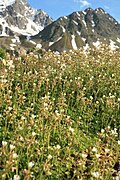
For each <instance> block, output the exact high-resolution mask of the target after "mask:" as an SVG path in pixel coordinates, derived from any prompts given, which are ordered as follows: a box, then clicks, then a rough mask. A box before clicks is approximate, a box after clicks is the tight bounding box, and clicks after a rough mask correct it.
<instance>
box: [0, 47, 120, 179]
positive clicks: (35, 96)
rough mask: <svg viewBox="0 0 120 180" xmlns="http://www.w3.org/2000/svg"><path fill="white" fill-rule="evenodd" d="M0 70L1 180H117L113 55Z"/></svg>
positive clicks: (47, 57)
mask: <svg viewBox="0 0 120 180" xmlns="http://www.w3.org/2000/svg"><path fill="white" fill-rule="evenodd" d="M1 63H2V66H0V77H1V84H0V92H1V96H0V110H1V114H0V119H1V126H0V131H1V135H0V138H1V139H0V140H1V142H2V145H1V147H0V152H1V160H2V163H1V168H0V169H1V174H2V179H14V180H15V179H41V180H44V179H48V180H49V179H53V180H57V179H58V180H59V179H60V180H61V179H68V180H69V179H70V180H71V179H78V180H79V179H83V180H84V179H90V180H93V179H106V180H109V179H113V175H114V176H115V177H117V175H118V172H119V167H118V164H119V163H120V162H119V160H120V132H119V130H120V129H119V128H120V121H119V107H120V90H119V87H120V84H119V82H120V76H119V66H120V55H119V52H112V51H110V50H109V49H107V48H101V49H100V50H97V49H96V50H93V49H90V50H88V51H86V52H85V51H84V50H78V51H70V52H68V53H66V52H63V53H62V54H58V53H56V54H55V53H53V52H50V51H49V52H46V53H44V55H43V56H42V57H38V56H36V55H34V54H33V53H30V54H29V55H26V56H25V57H24V61H23V60H22V58H21V57H18V59H17V60H16V59H14V60H11V59H7V60H4V61H1Z"/></svg>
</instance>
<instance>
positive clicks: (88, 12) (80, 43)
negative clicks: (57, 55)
mask: <svg viewBox="0 0 120 180" xmlns="http://www.w3.org/2000/svg"><path fill="white" fill-rule="evenodd" d="M32 39H33V41H37V42H39V43H40V44H41V45H42V47H43V48H45V49H46V50H48V49H51V50H54V51H63V50H69V49H79V48H81V47H84V48H85V49H87V48H88V47H98V46H100V45H101V43H103V44H108V45H110V46H112V48H114V49H115V48H119V47H120V24H118V23H117V21H116V20H115V19H114V18H112V16H110V15H109V14H108V13H106V12H105V11H104V10H103V9H102V8H97V9H96V10H93V9H92V8H87V9H85V10H84V11H78V12H73V13H72V14H70V15H68V16H67V17H64V16H63V17H61V18H59V19H58V20H56V21H55V22H53V23H51V24H50V25H49V26H47V27H46V28H44V29H43V31H41V32H40V33H39V34H38V35H36V36H34V37H33V38H32Z"/></svg>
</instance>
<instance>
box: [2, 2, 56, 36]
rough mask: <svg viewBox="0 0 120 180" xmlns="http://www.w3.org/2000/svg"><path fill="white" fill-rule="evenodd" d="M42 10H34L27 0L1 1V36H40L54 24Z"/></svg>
mask: <svg viewBox="0 0 120 180" xmlns="http://www.w3.org/2000/svg"><path fill="white" fill-rule="evenodd" d="M52 21H53V20H52V18H50V17H49V15H48V14H47V13H45V12H44V11H42V10H37V9H33V8H31V7H30V5H29V4H28V2H27V0H0V36H8V35H10V34H11V32H12V34H15V35H26V36H31V35H35V34H38V33H39V32H40V31H41V30H42V29H44V27H45V26H47V25H48V24H50V23H51V22H52Z"/></svg>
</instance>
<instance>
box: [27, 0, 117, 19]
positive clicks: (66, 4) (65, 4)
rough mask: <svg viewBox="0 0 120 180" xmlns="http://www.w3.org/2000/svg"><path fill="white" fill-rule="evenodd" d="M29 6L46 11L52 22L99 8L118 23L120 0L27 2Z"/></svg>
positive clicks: (45, 0) (36, 0)
mask: <svg viewBox="0 0 120 180" xmlns="http://www.w3.org/2000/svg"><path fill="white" fill-rule="evenodd" d="M28 2H29V4H30V5H31V6H32V7H34V8H36V9H42V10H44V11H46V12H47V13H48V14H49V15H50V16H51V17H52V18H53V19H54V20H56V19H57V18H59V17H61V16H64V15H69V14H71V13H72V12H74V11H81V10H84V9H86V8H88V7H91V8H93V9H95V8H98V7H101V8H103V9H104V10H105V11H106V12H108V13H109V14H110V15H112V16H113V17H114V18H115V19H116V20H118V21H119V22H120V0H28Z"/></svg>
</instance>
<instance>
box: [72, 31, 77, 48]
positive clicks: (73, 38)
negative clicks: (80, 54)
mask: <svg viewBox="0 0 120 180" xmlns="http://www.w3.org/2000/svg"><path fill="white" fill-rule="evenodd" d="M71 37H72V40H71V43H72V47H73V49H75V50H77V49H78V48H77V45H76V42H75V35H74V34H73V35H71Z"/></svg>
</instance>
